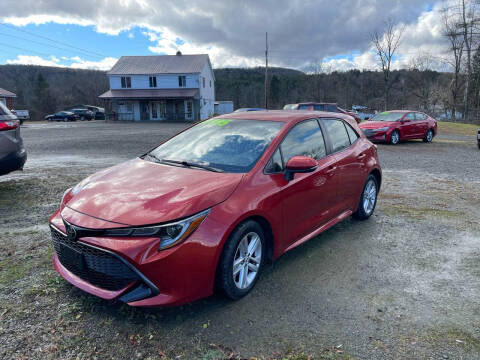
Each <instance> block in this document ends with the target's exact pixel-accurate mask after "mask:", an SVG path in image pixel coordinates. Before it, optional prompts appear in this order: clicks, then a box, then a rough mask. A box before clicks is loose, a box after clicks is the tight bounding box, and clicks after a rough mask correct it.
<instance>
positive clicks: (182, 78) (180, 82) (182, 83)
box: [178, 76, 187, 87]
mask: <svg viewBox="0 0 480 360" xmlns="http://www.w3.org/2000/svg"><path fill="white" fill-rule="evenodd" d="M178 86H179V87H187V78H186V77H185V76H179V77H178Z"/></svg>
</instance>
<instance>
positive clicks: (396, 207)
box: [382, 204, 466, 219]
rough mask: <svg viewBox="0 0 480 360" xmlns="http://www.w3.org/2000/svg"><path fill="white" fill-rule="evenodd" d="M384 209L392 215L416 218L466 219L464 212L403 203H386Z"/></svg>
mask: <svg viewBox="0 0 480 360" xmlns="http://www.w3.org/2000/svg"><path fill="white" fill-rule="evenodd" d="M382 210H384V211H385V212H386V213H388V214H390V215H403V216H408V217H410V218H414V219H425V218H427V217H435V218H444V219H456V218H460V219H465V218H466V214H465V213H464V212H458V211H452V210H444V209H435V208H427V207H422V208H415V207H412V206H408V205H403V204H386V205H383V206H382Z"/></svg>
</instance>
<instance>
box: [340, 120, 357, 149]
mask: <svg viewBox="0 0 480 360" xmlns="http://www.w3.org/2000/svg"><path fill="white" fill-rule="evenodd" d="M344 124H345V128H346V129H347V133H348V137H349V138H350V143H351V144H353V143H354V142H355V141H357V139H358V138H359V136H358V134H357V132H356V131H355V130H353V128H352V127H351V126H350V125H349V124H348V123H346V122H345V123H344Z"/></svg>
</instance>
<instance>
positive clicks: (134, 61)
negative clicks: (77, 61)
mask: <svg viewBox="0 0 480 360" xmlns="http://www.w3.org/2000/svg"><path fill="white" fill-rule="evenodd" d="M207 61H208V62H209V63H210V60H209V58H208V55H207V54H200V55H154V56H122V57H121V58H120V59H119V60H118V61H117V63H116V64H115V65H113V67H112V69H111V70H110V71H109V72H107V75H148V74H196V73H200V72H202V70H203V67H204V66H205V62H207Z"/></svg>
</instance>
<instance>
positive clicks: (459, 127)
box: [438, 121, 480, 136]
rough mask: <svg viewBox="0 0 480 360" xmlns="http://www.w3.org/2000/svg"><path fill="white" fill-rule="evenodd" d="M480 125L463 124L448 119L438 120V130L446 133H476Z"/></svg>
mask: <svg viewBox="0 0 480 360" xmlns="http://www.w3.org/2000/svg"><path fill="white" fill-rule="evenodd" d="M478 129H480V125H475V124H462V123H455V122H448V121H439V122H438V132H439V133H440V134H446V135H472V136H474V135H476V134H477V131H478Z"/></svg>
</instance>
